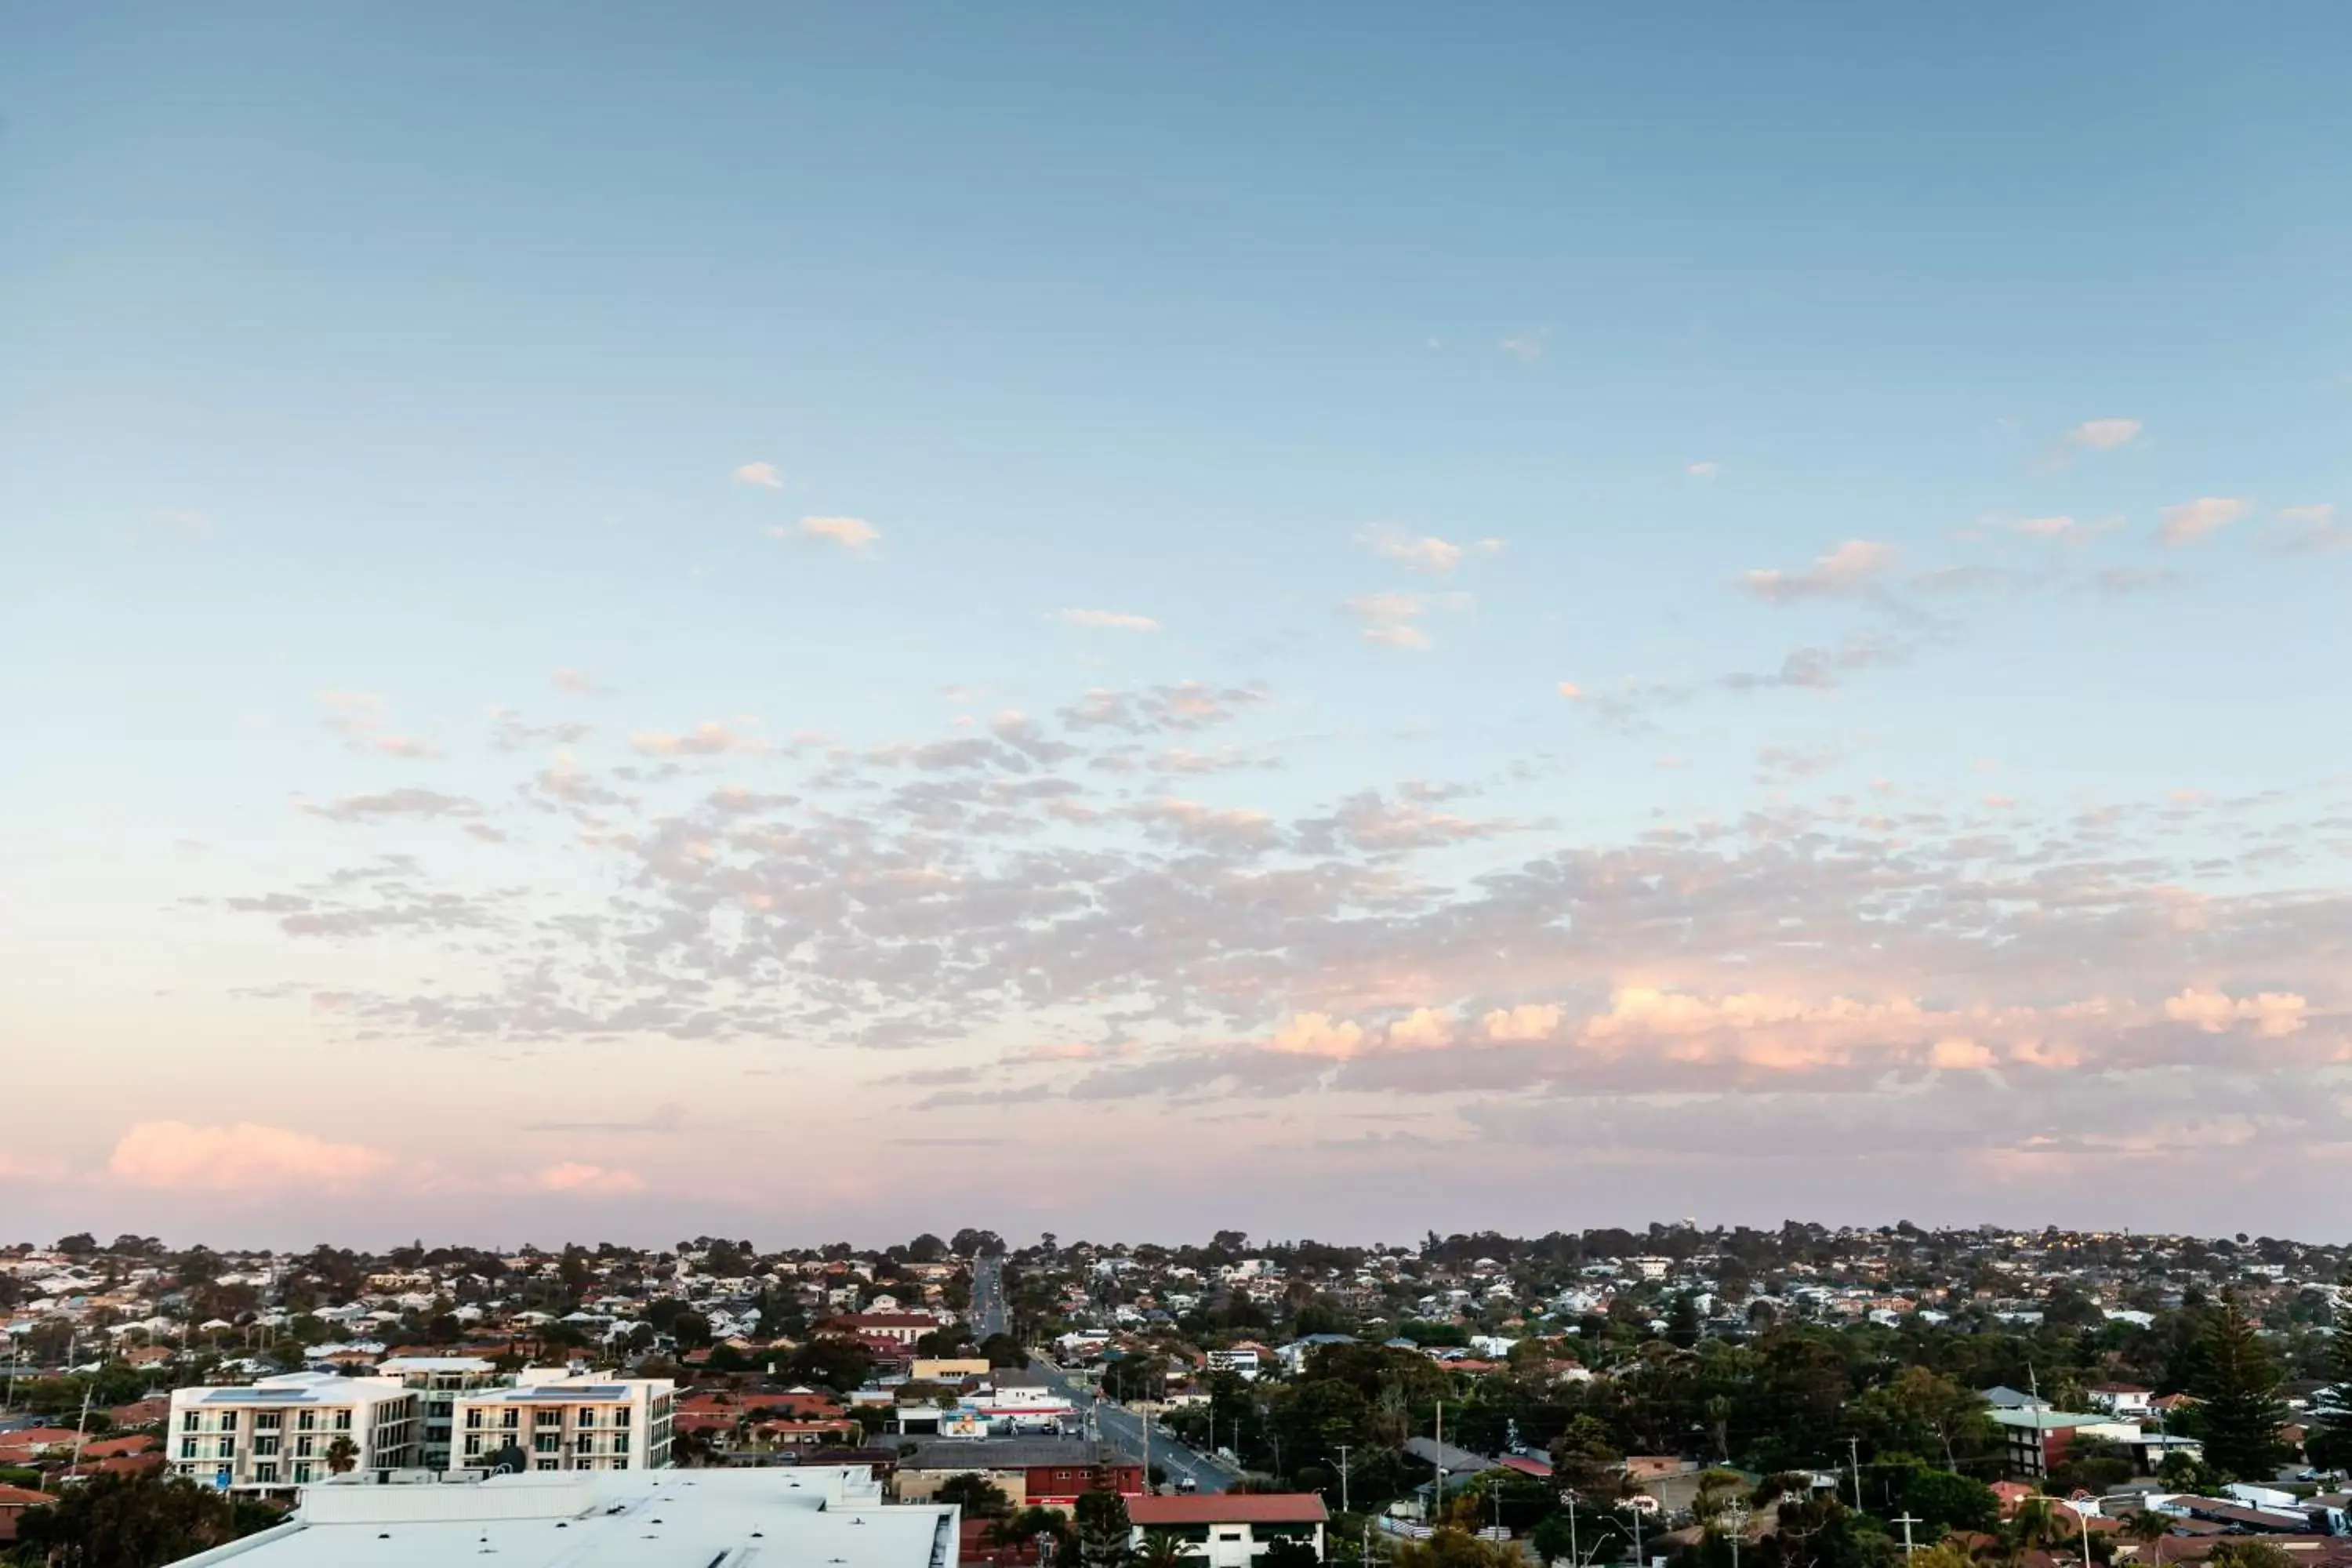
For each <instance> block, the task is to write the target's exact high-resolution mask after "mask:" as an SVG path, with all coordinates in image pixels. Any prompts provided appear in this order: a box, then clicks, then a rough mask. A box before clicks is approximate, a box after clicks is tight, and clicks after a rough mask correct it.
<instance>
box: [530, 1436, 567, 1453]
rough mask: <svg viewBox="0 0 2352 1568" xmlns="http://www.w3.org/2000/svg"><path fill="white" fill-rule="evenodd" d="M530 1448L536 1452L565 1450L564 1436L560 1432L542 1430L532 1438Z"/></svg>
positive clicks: (559, 1451)
mask: <svg viewBox="0 0 2352 1568" xmlns="http://www.w3.org/2000/svg"><path fill="white" fill-rule="evenodd" d="M530 1449H531V1452H532V1453H534V1454H557V1453H561V1452H562V1451H563V1438H562V1436H561V1435H560V1434H558V1433H554V1432H541V1433H540V1434H538V1435H537V1436H534V1437H532V1438H531V1440H530Z"/></svg>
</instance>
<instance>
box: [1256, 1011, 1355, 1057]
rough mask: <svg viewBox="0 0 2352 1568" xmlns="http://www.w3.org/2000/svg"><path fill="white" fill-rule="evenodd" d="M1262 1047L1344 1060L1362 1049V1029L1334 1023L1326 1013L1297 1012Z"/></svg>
mask: <svg viewBox="0 0 2352 1568" xmlns="http://www.w3.org/2000/svg"><path fill="white" fill-rule="evenodd" d="M1266 1044H1267V1045H1268V1046H1269V1047H1271V1048H1272V1049H1274V1050H1277V1051H1280V1052H1282V1053H1284V1054H1285V1055H1286V1056H1299V1057H1328V1058H1331V1059H1332V1060H1334V1061H1345V1060H1347V1059H1348V1058H1349V1057H1352V1056H1355V1055H1356V1054H1358V1053H1359V1052H1360V1050H1362V1048H1363V1045H1364V1030H1363V1026H1361V1025H1360V1024H1354V1023H1350V1022H1349V1021H1348V1020H1346V1019H1338V1020H1335V1019H1333V1018H1332V1017H1331V1016H1330V1015H1329V1014H1328V1013H1300V1014H1298V1015H1297V1016H1295V1017H1293V1018H1292V1019H1291V1020H1290V1022H1289V1023H1287V1024H1285V1025H1284V1026H1282V1027H1281V1028H1279V1029H1277V1030H1276V1031H1275V1036H1274V1038H1273V1039H1271V1040H1269V1041H1267V1042H1266Z"/></svg>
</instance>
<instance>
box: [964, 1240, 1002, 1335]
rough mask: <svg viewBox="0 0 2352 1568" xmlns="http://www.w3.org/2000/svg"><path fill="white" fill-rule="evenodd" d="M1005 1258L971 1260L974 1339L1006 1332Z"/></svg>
mask: <svg viewBox="0 0 2352 1568" xmlns="http://www.w3.org/2000/svg"><path fill="white" fill-rule="evenodd" d="M1004 1320H1005V1302H1004V1259H1003V1258H997V1257H992V1256H990V1255H988V1254H986V1253H983V1254H982V1255H981V1256H980V1257H978V1258H973V1259H972V1260H971V1337H972V1338H973V1339H975V1340H984V1339H986V1338H988V1337H989V1335H991V1334H1001V1333H1003V1332H1004Z"/></svg>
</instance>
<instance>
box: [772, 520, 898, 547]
mask: <svg viewBox="0 0 2352 1568" xmlns="http://www.w3.org/2000/svg"><path fill="white" fill-rule="evenodd" d="M768 532H769V534H770V536H771V537H772V538H776V539H790V538H793V537H794V536H795V535H797V536H798V537H800V538H802V539H823V540H826V541H829V542H832V543H835V544H838V545H840V546H841V547H842V548H843V549H844V550H847V551H850V552H854V553H856V554H859V555H863V554H865V553H866V552H867V551H868V550H869V549H871V548H872V547H873V545H874V542H876V541H877V540H878V539H880V538H881V537H882V531H881V530H880V529H878V528H876V527H875V526H874V525H873V524H872V523H870V522H868V521H866V520H865V519H864V518H862V517H804V518H803V519H801V521H800V526H799V527H797V528H785V527H783V526H782V525H781V524H778V525H775V526H773V527H771V528H770V529H769V530H768Z"/></svg>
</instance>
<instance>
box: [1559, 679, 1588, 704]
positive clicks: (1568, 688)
mask: <svg viewBox="0 0 2352 1568" xmlns="http://www.w3.org/2000/svg"><path fill="white" fill-rule="evenodd" d="M1559 694H1560V695H1561V696H1562V697H1565V698H1567V699H1568V700H1570V702H1581V701H1583V700H1584V688H1582V687H1581V686H1579V685H1578V684H1577V683H1576V682H1574V681H1573V680H1563V681H1561V682H1560V683H1559Z"/></svg>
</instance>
